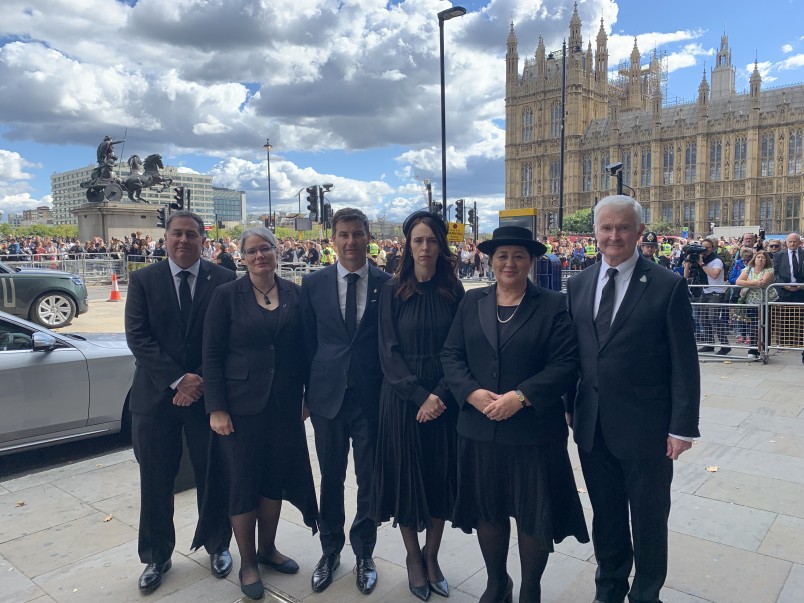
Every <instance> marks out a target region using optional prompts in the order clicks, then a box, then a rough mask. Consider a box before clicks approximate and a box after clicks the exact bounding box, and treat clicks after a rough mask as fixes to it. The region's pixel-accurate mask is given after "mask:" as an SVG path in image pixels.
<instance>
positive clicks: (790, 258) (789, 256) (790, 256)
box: [787, 249, 800, 283]
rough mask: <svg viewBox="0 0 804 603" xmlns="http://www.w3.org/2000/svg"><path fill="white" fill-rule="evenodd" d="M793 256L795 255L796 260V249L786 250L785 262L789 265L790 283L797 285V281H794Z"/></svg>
mask: <svg viewBox="0 0 804 603" xmlns="http://www.w3.org/2000/svg"><path fill="white" fill-rule="evenodd" d="M793 254H795V255H796V259H798V249H794V250H791V249H788V250H787V262H788V263H789V264H790V282H791V283H797V282H798V280H797V279H796V273H795V272H793ZM799 269H800V267H799Z"/></svg>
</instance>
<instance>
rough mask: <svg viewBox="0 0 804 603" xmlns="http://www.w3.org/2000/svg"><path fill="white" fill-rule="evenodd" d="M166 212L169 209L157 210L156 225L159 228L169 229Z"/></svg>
mask: <svg viewBox="0 0 804 603" xmlns="http://www.w3.org/2000/svg"><path fill="white" fill-rule="evenodd" d="M166 212H167V209H165V208H164V207H162V208H160V209H157V210H156V225H157V226H158V227H159V228H167V216H166V215H165V213H166Z"/></svg>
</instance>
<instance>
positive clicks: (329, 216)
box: [321, 203, 332, 228]
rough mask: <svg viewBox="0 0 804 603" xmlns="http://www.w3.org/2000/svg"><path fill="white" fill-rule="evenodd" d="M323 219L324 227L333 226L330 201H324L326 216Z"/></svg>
mask: <svg viewBox="0 0 804 603" xmlns="http://www.w3.org/2000/svg"><path fill="white" fill-rule="evenodd" d="M321 221H322V222H323V223H324V228H331V227H332V206H331V205H330V204H329V203H324V216H323V217H322V219H321Z"/></svg>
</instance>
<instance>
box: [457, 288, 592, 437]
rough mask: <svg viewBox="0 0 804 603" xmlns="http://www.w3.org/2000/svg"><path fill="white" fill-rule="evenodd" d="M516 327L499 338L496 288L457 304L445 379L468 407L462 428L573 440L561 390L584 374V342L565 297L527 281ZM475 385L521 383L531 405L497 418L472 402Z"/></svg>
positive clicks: (501, 388)
mask: <svg viewBox="0 0 804 603" xmlns="http://www.w3.org/2000/svg"><path fill="white" fill-rule="evenodd" d="M478 323H479V325H480V328H478ZM509 326H510V327H511V329H512V333H511V335H510V337H509V338H508V339H507V340H504V341H498V335H497V294H496V286H490V287H486V288H484V289H473V290H471V291H469V292H467V293H466V295H465V296H464V298H463V300H461V304H460V306H458V312H457V314H456V316H455V321H454V322H453V323H452V328H451V329H450V332H449V335H448V336H447V341H446V343H445V344H444V349H443V351H442V353H441V364H442V366H443V368H444V380H445V381H446V383H447V385H448V386H449V388H450V391H452V395H453V396H455V400H456V401H457V402H458V405H459V406H460V408H461V412H460V413H459V414H458V433H459V434H461V435H462V436H464V437H466V438H471V439H473V440H479V441H482V442H502V443H506V444H540V443H544V442H548V441H556V440H566V438H567V423H566V421H565V420H564V404H563V402H562V399H561V396H562V394H563V393H564V392H565V391H566V390H567V388H568V387H569V386H570V384H571V383H572V381H573V380H574V379H575V376H576V375H577V370H578V348H577V345H576V343H575V336H574V334H573V331H572V324H571V323H570V318H569V314H568V313H567V307H566V302H565V300H564V296H563V295H562V294H561V293H556V292H555V291H550V290H547V289H542V288H541V287H539V286H538V285H535V284H533V283H531V282H528V288H527V292H526V294H525V297H524V298H523V299H522V303H521V304H520V306H519V309H518V310H517V311H516V314H515V315H514V317H513V318H512V319H511V324H510V325H509ZM476 389H487V390H490V391H492V392H495V393H498V394H503V393H506V392H509V391H512V390H515V389H519V390H521V391H522V393H523V394H525V397H527V399H528V400H530V402H531V404H532V407H528V408H523V409H522V410H520V411H518V412H517V413H516V414H514V415H513V416H512V417H511V418H509V419H507V420H505V421H492V420H491V419H489V418H487V417H486V416H485V415H484V414H483V413H481V412H480V411H478V410H477V409H476V408H475V407H474V406H472V405H471V404H469V403H468V402H467V401H466V398H467V397H468V396H469V394H470V393H472V392H473V391H475V390H476Z"/></svg>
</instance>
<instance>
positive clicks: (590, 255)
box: [583, 238, 597, 266]
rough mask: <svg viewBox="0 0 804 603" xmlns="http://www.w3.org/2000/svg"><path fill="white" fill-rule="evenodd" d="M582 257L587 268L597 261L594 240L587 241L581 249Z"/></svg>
mask: <svg viewBox="0 0 804 603" xmlns="http://www.w3.org/2000/svg"><path fill="white" fill-rule="evenodd" d="M583 255H584V258H585V261H586V265H587V266H591V265H592V264H594V263H595V260H596V259H597V245H595V240H594V239H591V238H590V239H587V241H586V245H584V248H583Z"/></svg>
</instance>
